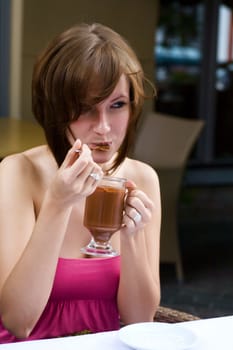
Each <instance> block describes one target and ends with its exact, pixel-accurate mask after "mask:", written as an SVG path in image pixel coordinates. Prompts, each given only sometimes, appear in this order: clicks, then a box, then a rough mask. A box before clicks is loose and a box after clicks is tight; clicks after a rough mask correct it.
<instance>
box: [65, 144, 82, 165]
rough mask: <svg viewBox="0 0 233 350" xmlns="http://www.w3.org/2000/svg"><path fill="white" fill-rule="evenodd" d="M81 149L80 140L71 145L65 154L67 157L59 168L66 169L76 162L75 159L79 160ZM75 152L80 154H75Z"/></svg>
mask: <svg viewBox="0 0 233 350" xmlns="http://www.w3.org/2000/svg"><path fill="white" fill-rule="evenodd" d="M81 149H82V143H81V140H79V139H77V140H76V141H75V143H74V144H73V146H72V147H71V148H70V149H69V151H68V152H67V155H66V157H65V159H64V161H63V163H62V165H61V168H67V167H69V166H71V165H72V164H73V163H74V162H75V161H76V160H77V158H79V155H80V152H81ZM77 150H78V151H80V152H77Z"/></svg>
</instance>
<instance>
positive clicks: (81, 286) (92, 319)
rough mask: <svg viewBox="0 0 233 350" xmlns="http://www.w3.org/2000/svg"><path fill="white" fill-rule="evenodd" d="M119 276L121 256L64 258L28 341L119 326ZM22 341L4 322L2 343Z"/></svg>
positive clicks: (1, 331) (0, 338) (0, 326)
mask: <svg viewBox="0 0 233 350" xmlns="http://www.w3.org/2000/svg"><path fill="white" fill-rule="evenodd" d="M119 276H120V257H119V256H117V257H112V258H97V259H95V258H91V259H63V258H60V259H59V261H58V265H57V271H56V275H55V280H54V285H53V289H52V292H51V295H50V298H49V300H48V304H47V306H46V308H45V310H44V312H43V313H42V315H41V317H40V319H39V320H38V322H37V324H36V326H35V328H34V329H33V331H32V332H31V334H30V336H29V337H28V338H26V339H24V340H33V339H43V338H53V337H61V336H69V335H75V334H77V333H80V332H83V331H89V332H103V331H110V330H117V329H119V326H120V323H119V314H118V309H117V290H118V285H119ZM20 340H21V341H22V339H20ZM20 340H19V339H17V338H15V337H14V336H13V335H12V334H10V333H9V332H8V331H7V330H6V329H5V328H4V327H3V325H2V323H1V321H0V343H1V344H2V343H11V342H17V341H20Z"/></svg>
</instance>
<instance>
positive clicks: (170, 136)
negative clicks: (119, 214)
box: [133, 112, 204, 281]
mask: <svg viewBox="0 0 233 350" xmlns="http://www.w3.org/2000/svg"><path fill="white" fill-rule="evenodd" d="M203 125H204V122H203V121H201V120H190V119H185V118H178V117H175V116H170V115H165V114H159V113H153V112H151V113H148V114H147V115H146V116H145V118H144V120H143V122H142V124H141V126H140V128H139V130H138V135H137V139H136V144H135V147H134V150H133V157H134V158H135V159H139V160H142V161H144V162H146V163H148V164H150V165H151V166H152V167H153V168H154V169H155V170H156V171H157V173H158V176H159V180H160V187H161V201H162V225H161V246H160V261H161V262H164V263H174V264H175V267H176V276H177V279H178V280H179V281H182V280H183V277H184V274H183V266H182V261H181V253H180V245H179V238H178V232H177V211H178V210H177V209H178V200H179V195H180V190H181V185H182V178H183V174H184V170H185V168H186V164H187V159H188V156H189V154H190V152H191V150H192V148H193V146H194V144H195V142H196V140H197V138H198V136H199V135H200V132H201V130H202V128H203Z"/></svg>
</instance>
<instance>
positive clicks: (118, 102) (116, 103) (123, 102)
mask: <svg viewBox="0 0 233 350" xmlns="http://www.w3.org/2000/svg"><path fill="white" fill-rule="evenodd" d="M126 104H127V103H126V102H125V101H117V102H115V103H113V104H112V105H111V108H116V109H117V108H122V107H124V106H125V105H126Z"/></svg>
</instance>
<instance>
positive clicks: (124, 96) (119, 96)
mask: <svg viewBox="0 0 233 350" xmlns="http://www.w3.org/2000/svg"><path fill="white" fill-rule="evenodd" d="M120 98H126V99H128V98H129V96H128V95H124V94H120V95H118V96H116V97H114V98H113V99H112V100H111V102H114V101H116V100H119V99H120Z"/></svg>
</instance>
